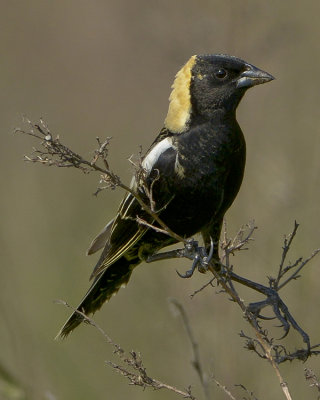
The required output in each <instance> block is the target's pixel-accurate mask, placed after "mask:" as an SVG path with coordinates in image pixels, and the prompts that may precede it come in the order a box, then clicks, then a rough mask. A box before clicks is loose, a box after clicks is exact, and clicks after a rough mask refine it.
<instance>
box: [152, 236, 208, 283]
mask: <svg viewBox="0 0 320 400" xmlns="http://www.w3.org/2000/svg"><path fill="white" fill-rule="evenodd" d="M213 250H214V244H213V241H212V240H211V246H210V251H209V254H207V251H206V249H205V248H204V247H201V246H199V245H198V242H197V241H196V240H194V239H190V240H188V242H187V243H186V244H185V246H184V248H183V249H177V250H171V251H166V252H163V253H156V254H152V255H151V256H149V257H148V258H147V259H146V262H148V263H150V262H153V261H159V260H167V259H171V258H188V259H189V260H193V263H192V267H191V269H190V270H188V271H187V272H185V273H184V274H180V273H179V272H178V271H177V273H178V275H179V276H180V277H181V278H190V277H191V276H192V275H193V273H194V271H195V270H196V268H198V271H199V272H202V273H203V272H206V271H207V270H208V265H209V263H210V261H211V259H212V255H213Z"/></svg>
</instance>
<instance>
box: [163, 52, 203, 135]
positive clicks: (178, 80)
mask: <svg viewBox="0 0 320 400" xmlns="http://www.w3.org/2000/svg"><path fill="white" fill-rule="evenodd" d="M196 57H197V56H192V57H191V58H190V59H189V61H188V62H187V63H186V64H185V65H184V66H183V67H182V68H181V69H180V71H179V72H178V73H177V75H176V77H175V80H174V82H173V85H172V92H171V94H170V97H169V101H170V103H169V110H168V114H167V117H166V119H165V121H164V126H165V127H166V128H167V129H169V131H171V132H173V133H181V132H183V131H184V130H185V129H186V127H187V123H188V121H189V118H190V113H191V100H190V98H191V96H190V83H191V70H192V67H193V65H194V63H195V62H196Z"/></svg>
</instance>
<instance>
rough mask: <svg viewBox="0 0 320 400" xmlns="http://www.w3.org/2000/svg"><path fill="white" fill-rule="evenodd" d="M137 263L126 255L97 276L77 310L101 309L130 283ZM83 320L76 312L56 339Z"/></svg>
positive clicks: (88, 311) (89, 312)
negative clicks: (127, 258)
mask: <svg viewBox="0 0 320 400" xmlns="http://www.w3.org/2000/svg"><path fill="white" fill-rule="evenodd" d="M136 265H137V263H135V264H133V263H132V261H128V260H126V259H125V258H124V257H121V258H120V259H119V260H117V261H116V262H115V263H114V264H112V265H111V266H110V267H109V268H108V269H106V270H105V271H104V272H103V273H102V274H101V275H98V276H97V277H96V279H95V280H94V282H93V284H92V285H91V287H90V289H89V290H88V292H87V294H86V295H85V297H84V298H83V299H82V301H81V303H80V304H79V306H78V307H77V310H78V311H81V312H82V313H84V314H86V315H90V314H93V313H94V312H95V311H97V310H99V308H100V307H101V306H102V305H103V304H104V303H105V302H106V301H108V300H109V299H110V298H111V297H112V296H113V295H114V294H116V293H117V292H118V290H119V289H120V288H121V286H124V285H126V284H127V283H128V281H129V279H130V276H131V272H132V270H133V268H134V267H135V266H136ZM83 320H84V318H83V317H82V316H81V315H80V314H78V313H77V312H74V313H73V314H72V315H71V316H70V318H69V319H68V320H67V322H66V323H65V324H64V325H63V327H62V328H61V330H60V332H59V333H58V335H57V336H56V339H59V338H65V337H67V336H68V335H69V333H71V332H72V331H73V330H74V329H75V328H76V327H77V326H78V325H79V324H80V323H81V322H82V321H83Z"/></svg>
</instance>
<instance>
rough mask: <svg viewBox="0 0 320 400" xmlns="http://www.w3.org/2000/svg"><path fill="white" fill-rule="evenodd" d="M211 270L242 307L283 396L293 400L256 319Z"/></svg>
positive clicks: (211, 269)
mask: <svg viewBox="0 0 320 400" xmlns="http://www.w3.org/2000/svg"><path fill="white" fill-rule="evenodd" d="M209 269H210V271H211V272H212V274H213V275H214V276H215V278H216V279H217V281H218V282H219V283H220V285H221V286H222V287H223V289H224V290H225V291H226V293H228V295H229V296H231V298H232V300H233V301H235V302H236V303H237V304H238V305H239V306H240V308H241V310H242V311H243V313H244V314H245V316H246V319H247V320H248V322H249V324H250V325H251V326H252V328H253V329H254V332H255V336H256V338H257V340H258V341H259V343H260V345H261V347H262V348H263V350H264V353H265V356H266V358H267V359H268V360H269V361H270V363H271V365H272V367H273V368H274V370H275V372H276V375H277V377H278V379H279V383H280V387H281V389H282V392H283V394H284V395H285V397H286V399H287V400H292V397H291V395H290V392H289V388H288V385H287V383H286V382H285V381H284V379H283V378H282V375H281V373H280V370H279V367H278V364H277V363H276V361H275V360H274V357H273V355H272V348H271V346H270V345H269V344H267V343H266V341H265V340H264V338H263V336H262V334H261V332H260V327H259V326H258V323H257V321H256V319H255V318H254V317H253V316H252V315H251V314H250V313H248V311H247V307H246V306H245V304H244V302H243V301H242V300H241V299H240V297H239V296H238V294H237V293H236V292H235V291H234V290H233V289H232V288H230V286H228V284H227V282H226V281H225V280H224V279H222V278H221V276H220V275H219V273H218V272H217V271H216V270H215V269H214V268H213V267H212V266H211V265H210V266H209Z"/></svg>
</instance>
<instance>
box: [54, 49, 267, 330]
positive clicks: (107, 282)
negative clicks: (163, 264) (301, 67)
mask: <svg viewBox="0 0 320 400" xmlns="http://www.w3.org/2000/svg"><path fill="white" fill-rule="evenodd" d="M272 79H273V77H272V76H271V75H270V74H268V73H266V72H264V71H262V70H260V69H258V68H256V67H254V66H253V65H251V64H248V63H247V62H245V61H243V60H241V59H238V58H236V57H231V56H228V55H201V56H192V57H191V58H190V59H189V61H188V62H187V63H186V64H185V65H184V66H183V67H182V68H181V70H180V71H179V72H178V73H177V75H176V77H175V80H174V83H173V85H172V92H171V95H170V98H169V100H170V103H169V110H168V114H167V117H166V119H165V122H164V127H163V129H162V130H161V132H160V134H159V135H158V137H157V138H156V139H155V141H154V142H153V144H152V145H151V147H150V149H149V150H148V152H147V153H146V155H145V156H144V158H143V160H142V168H143V170H144V173H145V179H144V183H143V184H142V183H141V182H139V181H137V179H135V178H134V179H133V182H132V187H133V188H134V189H135V190H136V191H137V192H138V193H139V195H141V196H143V195H145V192H146V186H145V185H147V186H149V189H150V187H151V185H152V198H153V201H154V204H155V209H156V210H157V211H158V215H159V217H160V218H161V220H162V221H163V222H164V223H165V224H166V225H167V226H168V227H169V228H170V229H171V230H172V231H174V232H175V233H177V234H179V235H180V236H182V237H184V238H189V237H191V236H193V235H195V234H196V233H199V232H200V233H201V234H202V237H203V241H204V244H205V246H206V248H209V247H210V243H211V241H213V243H214V258H216V259H218V246H217V243H218V241H219V237H220V231H221V225H222V220H223V216H224V214H225V212H226V211H227V209H228V208H229V207H230V206H231V204H232V202H233V200H234V199H235V197H236V195H237V193H238V191H239V188H240V185H241V182H242V178H243V173H244V167H245V158H246V147H245V140H244V137H243V133H242V131H241V129H240V127H239V125H238V123H237V120H236V108H237V106H238V104H239V102H240V100H241V99H242V97H243V95H244V94H245V92H246V90H247V89H248V88H250V87H252V86H255V85H258V84H261V83H265V82H269V81H271V80H272ZM144 198H147V197H146V196H144ZM137 216H139V217H140V218H142V219H144V220H146V221H147V222H149V223H154V224H155V225H156V223H155V222H154V221H153V219H152V217H151V216H150V215H149V214H148V213H146V212H145V211H144V210H143V209H142V208H141V206H140V205H139V203H138V201H137V200H136V199H135V198H134V196H132V195H131V194H128V195H127V196H126V197H125V198H124V200H123V201H122V203H121V205H120V208H119V211H118V213H117V215H116V217H115V218H114V219H113V220H112V221H110V222H109V224H107V226H106V227H105V228H104V230H103V231H102V232H101V233H100V234H99V235H98V236H97V238H96V239H95V240H94V241H93V242H92V244H91V247H90V249H89V250H88V254H92V253H94V252H96V251H97V250H99V249H101V248H103V247H104V249H103V251H102V254H101V257H100V259H99V261H98V263H97V265H96V266H95V268H94V271H93V274H92V276H93V277H94V281H93V283H92V285H91V287H90V289H89V290H88V292H87V294H86V295H85V297H84V299H83V300H82V302H81V303H80V305H79V307H78V310H80V311H82V312H84V313H85V314H91V313H94V312H95V311H96V310H98V309H99V308H100V307H101V306H102V304H103V303H104V302H105V301H107V300H109V299H110V297H111V296H112V295H113V294H115V293H116V292H117V291H118V290H119V288H120V287H121V286H122V285H125V284H126V283H127V282H128V280H129V278H130V275H131V273H132V271H133V269H134V268H135V267H136V266H137V265H139V264H140V263H141V262H142V261H144V260H147V259H148V257H150V256H152V255H154V254H155V253H157V252H158V251H159V250H160V249H162V248H163V247H165V246H168V245H171V244H174V243H176V242H177V241H176V239H174V238H172V237H170V236H168V235H165V234H163V233H159V232H157V231H156V230H154V229H153V228H150V227H148V226H147V225H143V224H139V223H138V222H137ZM81 321H82V317H81V316H80V315H79V314H77V313H73V314H72V315H71V317H70V318H69V319H68V321H67V322H66V323H65V325H64V326H63V327H62V329H61V331H60V333H59V335H60V336H62V337H65V336H67V335H68V334H69V333H70V332H71V331H72V330H73V329H74V328H76V327H77V326H78V325H79V324H80V322H81Z"/></svg>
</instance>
